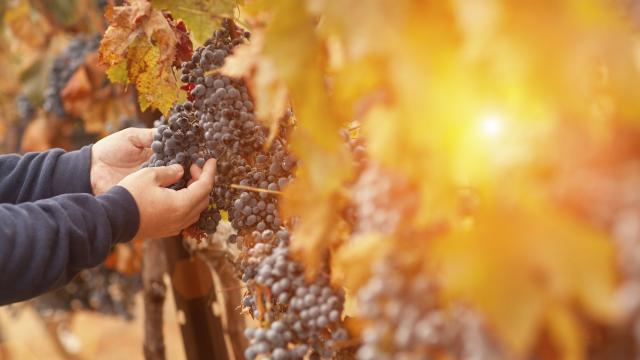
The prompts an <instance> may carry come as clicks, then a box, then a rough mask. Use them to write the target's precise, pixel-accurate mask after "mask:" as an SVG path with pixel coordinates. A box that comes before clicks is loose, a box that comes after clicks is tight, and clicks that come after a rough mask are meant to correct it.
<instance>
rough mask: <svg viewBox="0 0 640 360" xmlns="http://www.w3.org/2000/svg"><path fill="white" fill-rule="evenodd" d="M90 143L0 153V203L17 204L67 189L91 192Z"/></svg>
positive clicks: (62, 192)
mask: <svg viewBox="0 0 640 360" xmlns="http://www.w3.org/2000/svg"><path fill="white" fill-rule="evenodd" d="M90 169H91V147H90V146H86V147H84V148H82V149H81V150H78V151H72V152H64V151H63V150H61V149H53V150H49V151H46V152H43V153H28V154H25V155H23V156H19V155H2V156H0V203H11V204H18V203H23V202H28V201H37V200H41V199H47V198H50V197H53V196H57V195H61V194H68V193H91V183H90V180H89V176H90Z"/></svg>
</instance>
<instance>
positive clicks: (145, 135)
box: [127, 128, 155, 148]
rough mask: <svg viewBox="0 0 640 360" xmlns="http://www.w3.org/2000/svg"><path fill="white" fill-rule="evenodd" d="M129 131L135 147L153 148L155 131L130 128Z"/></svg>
mask: <svg viewBox="0 0 640 360" xmlns="http://www.w3.org/2000/svg"><path fill="white" fill-rule="evenodd" d="M127 131H128V132H129V133H130V134H131V135H130V136H129V140H130V141H131V143H132V144H133V145H134V146H135V147H137V148H148V147H150V146H151V143H152V142H153V133H154V132H155V129H141V128H129V129H127Z"/></svg>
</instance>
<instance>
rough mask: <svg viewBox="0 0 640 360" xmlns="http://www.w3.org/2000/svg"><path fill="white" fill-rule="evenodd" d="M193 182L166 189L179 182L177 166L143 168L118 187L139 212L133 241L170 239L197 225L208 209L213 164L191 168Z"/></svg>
mask: <svg viewBox="0 0 640 360" xmlns="http://www.w3.org/2000/svg"><path fill="white" fill-rule="evenodd" d="M190 170H191V177H192V178H193V181H191V182H190V183H189V185H188V186H187V187H186V188H184V189H181V190H177V191H176V190H171V189H168V188H167V186H169V185H171V184H174V183H176V182H177V181H178V180H180V179H181V178H182V175H183V172H184V170H183V168H182V166H181V165H171V166H161V167H155V168H145V169H141V170H138V171H136V172H135V173H133V174H131V175H129V176H127V177H125V178H124V179H122V181H120V182H119V183H118V185H120V186H122V187H124V188H125V189H127V190H128V191H129V193H131V195H132V196H133V198H134V200H135V201H136V204H137V205H138V211H139V212H140V227H139V228H138V233H137V234H136V238H160V237H167V236H173V235H177V234H179V233H180V230H182V229H186V228H187V227H189V225H191V224H193V223H195V222H196V221H198V218H199V217H200V213H201V212H202V211H203V210H204V209H206V208H207V206H208V205H209V193H211V189H212V188H213V182H214V179H215V175H216V160H215V159H210V160H208V161H207V162H206V163H205V164H204V167H203V168H202V170H201V169H200V168H198V167H197V166H196V165H192V166H191V169H190Z"/></svg>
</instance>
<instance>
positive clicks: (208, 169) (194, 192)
mask: <svg viewBox="0 0 640 360" xmlns="http://www.w3.org/2000/svg"><path fill="white" fill-rule="evenodd" d="M215 177H216V160H215V159H210V160H208V161H207V162H206V163H205V164H204V167H203V168H202V173H201V174H200V176H199V177H198V179H197V180H195V181H194V182H192V183H191V184H190V185H189V186H187V188H186V189H182V190H179V191H178V192H181V193H182V194H181V197H182V198H183V199H184V200H185V201H186V202H188V203H190V204H194V203H199V202H200V201H202V199H203V198H206V197H208V196H209V193H210V192H211V189H212V188H213V182H214V180H215Z"/></svg>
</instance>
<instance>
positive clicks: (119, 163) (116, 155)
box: [89, 128, 154, 195]
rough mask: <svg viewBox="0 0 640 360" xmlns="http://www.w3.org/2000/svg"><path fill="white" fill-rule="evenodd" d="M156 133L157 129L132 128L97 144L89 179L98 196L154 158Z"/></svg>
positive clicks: (93, 150) (92, 152)
mask: <svg viewBox="0 0 640 360" xmlns="http://www.w3.org/2000/svg"><path fill="white" fill-rule="evenodd" d="M153 132H154V129H139V128H128V129H124V130H121V131H118V132H117V133H115V134H111V135H109V136H107V137H105V138H103V139H101V140H100V141H98V142H97V143H95V144H94V145H93V147H92V148H91V172H90V174H89V179H90V181H91V189H92V190H93V194H94V195H100V194H102V193H104V192H106V191H107V190H109V189H110V188H111V187H112V186H114V185H116V184H118V183H119V182H120V181H121V180H122V179H123V178H124V177H125V176H127V175H129V174H131V173H132V172H134V171H136V170H138V169H139V168H140V165H141V164H142V163H143V162H145V161H147V160H148V159H149V157H151V155H152V154H153V151H151V148H150V146H151V142H152V141H153Z"/></svg>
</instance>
